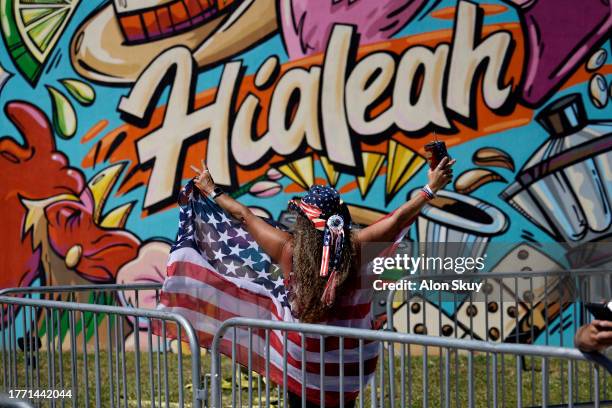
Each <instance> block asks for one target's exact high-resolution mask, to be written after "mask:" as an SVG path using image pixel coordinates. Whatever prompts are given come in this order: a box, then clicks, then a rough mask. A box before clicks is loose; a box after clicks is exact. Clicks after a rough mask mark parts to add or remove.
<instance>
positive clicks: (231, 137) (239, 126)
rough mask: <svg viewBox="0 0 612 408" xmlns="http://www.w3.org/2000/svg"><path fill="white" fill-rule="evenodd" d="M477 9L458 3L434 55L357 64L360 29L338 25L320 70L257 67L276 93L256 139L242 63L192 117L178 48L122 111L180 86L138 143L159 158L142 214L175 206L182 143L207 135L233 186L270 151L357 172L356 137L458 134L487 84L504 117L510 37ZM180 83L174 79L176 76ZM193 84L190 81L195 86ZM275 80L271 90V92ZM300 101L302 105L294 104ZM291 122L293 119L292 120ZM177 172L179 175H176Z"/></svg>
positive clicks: (218, 167)
mask: <svg viewBox="0 0 612 408" xmlns="http://www.w3.org/2000/svg"><path fill="white" fill-rule="evenodd" d="M481 24H482V18H481V17H479V15H478V7H477V6H476V5H475V4H472V3H469V2H463V1H462V2H460V3H459V5H458V7H457V17H456V23H455V28H454V36H453V40H452V42H451V43H450V44H448V43H440V44H438V45H437V46H436V47H435V48H433V49H431V48H428V47H424V46H413V47H410V48H407V49H406V50H405V51H404V52H403V53H402V55H400V56H394V55H392V54H390V53H388V52H382V51H380V52H372V53H371V54H369V55H366V56H364V57H363V58H361V59H360V60H359V61H358V62H356V61H355V60H354V55H355V54H354V52H353V51H354V49H353V47H355V46H356V44H357V38H356V36H355V34H354V30H353V27H351V26H347V25H337V26H335V28H334V30H333V32H332V35H331V37H330V40H329V43H328V47H327V50H326V52H325V56H324V60H323V63H322V64H321V65H314V66H311V67H310V68H303V67H295V68H291V69H289V70H287V71H286V72H284V73H283V74H282V76H281V77H280V78H279V79H278V81H276V82H274V81H269V79H270V76H271V75H273V72H275V71H277V70H276V66H277V64H278V60H277V59H276V57H274V56H273V57H270V58H269V59H268V60H266V61H264V63H262V65H261V66H260V67H259V69H258V71H257V73H256V75H255V86H256V87H259V88H265V87H266V86H274V90H273V93H272V98H271V100H270V106H269V109H268V112H269V114H268V118H267V124H268V126H267V129H268V131H267V132H266V133H265V134H262V135H259V134H255V130H254V129H255V126H254V123H255V121H256V120H257V119H258V118H257V115H258V112H259V110H260V109H259V108H260V104H261V101H260V99H259V98H258V96H257V95H255V94H252V93H251V94H249V95H248V96H247V97H246V98H245V99H244V100H243V101H242V102H241V103H240V105H239V106H233V100H234V96H235V93H236V90H237V89H239V87H240V85H241V83H240V78H241V76H240V73H241V68H242V63H241V62H240V61H233V62H229V63H227V64H225V65H224V68H223V74H222V76H221V80H220V83H219V87H218V89H217V93H216V98H215V100H214V101H213V102H212V103H210V104H208V105H207V106H204V107H202V108H200V109H197V110H194V111H192V112H190V111H189V105H190V102H191V101H190V98H191V94H190V89H191V88H192V86H193V81H195V76H194V75H193V73H194V68H195V65H194V61H193V59H192V55H191V52H190V50H189V49H187V48H185V47H175V48H172V49H170V50H168V51H166V52H164V53H163V54H161V55H160V56H159V57H157V59H156V60H155V61H154V62H153V63H152V64H151V65H150V66H149V67H148V68H147V70H145V72H144V73H143V74H142V75H141V76H140V78H139V79H138V81H137V82H136V84H135V85H134V87H133V89H132V91H131V92H130V94H129V96H127V97H124V98H122V100H121V101H120V103H119V106H118V109H119V110H120V111H122V112H124V113H126V114H129V115H131V116H133V117H136V118H138V119H140V120H147V119H148V118H147V114H148V110H149V109H150V107H151V106H152V104H153V103H155V102H156V96H155V95H156V90H157V88H159V86H160V84H161V83H162V81H164V78H168V77H169V75H170V78H171V80H172V86H171V90H170V95H169V98H168V104H167V109H166V113H165V117H164V120H163V123H162V125H161V126H160V127H159V128H157V129H156V130H154V131H152V132H151V133H150V134H148V135H147V136H145V137H143V138H141V139H140V140H139V141H138V144H137V149H138V156H139V160H140V162H141V163H146V162H149V161H151V160H154V165H153V169H152V172H151V179H150V181H149V183H150V184H152V185H154V186H155V188H154V189H148V191H147V194H146V196H145V201H144V206H145V207H149V206H152V205H155V204H157V203H159V202H162V201H164V200H167V199H168V198H169V197H170V196H171V195H172V193H173V191H174V187H175V183H176V182H177V181H176V178H177V177H176V173H175V172H177V171H180V169H181V166H179V158H180V155H181V150H182V149H183V147H184V144H185V143H186V142H187V141H188V140H189V139H190V138H192V137H194V136H195V135H198V134H202V133H203V132H208V148H207V149H208V150H207V154H206V158H207V162H208V166H209V168H210V170H211V172H212V174H214V176H215V180H216V181H217V183H219V184H221V185H226V186H227V185H231V183H232V177H231V166H232V165H239V166H249V165H253V164H254V163H256V162H257V161H258V160H260V159H261V158H262V157H264V156H265V155H266V154H268V153H270V152H275V153H277V154H280V155H290V154H292V153H294V152H295V151H296V150H297V149H299V148H300V146H302V145H303V143H304V141H305V142H306V144H307V145H308V146H310V147H311V148H312V149H313V150H316V151H320V152H324V154H325V155H326V156H327V157H328V158H329V160H330V161H331V162H332V163H334V164H335V165H338V166H342V167H344V168H347V167H348V168H351V167H352V168H355V167H356V166H358V165H359V158H360V157H361V152H359V151H356V149H357V148H356V147H355V146H358V144H356V143H352V140H351V138H354V137H356V136H357V137H361V138H363V139H364V140H367V138H368V137H374V136H376V135H381V134H384V133H385V132H386V131H388V130H389V129H390V128H392V127H393V126H396V127H397V128H398V129H400V130H402V131H404V132H407V133H408V134H410V133H418V132H419V131H423V129H425V128H427V127H428V126H432V125H433V126H435V127H437V128H443V129H452V128H453V125H452V118H453V117H454V118H465V119H470V118H472V116H473V114H474V112H472V110H473V105H474V98H475V93H474V92H472V90H473V88H474V86H475V84H477V83H479V82H481V84H482V88H481V90H480V92H482V98H483V100H484V102H485V104H486V105H487V107H488V108H489V109H491V110H498V109H501V108H502V107H503V106H504V105H505V103H506V101H507V100H508V98H509V96H510V93H511V90H512V89H511V88H512V84H510V83H507V84H504V83H503V82H504V79H503V78H504V70H505V66H506V63H507V60H508V58H509V57H510V54H511V53H512V47H511V46H512V41H513V40H512V37H511V35H510V33H508V32H506V31H503V30H499V31H495V32H493V33H492V34H490V35H488V36H487V37H485V38H482V36H481V33H480V31H481V30H480V28H481ZM172 75H173V76H172ZM190 81H191V82H190ZM270 82H272V83H273V85H268V83H270ZM296 92H297V93H298V94H299V100H298V102H297V106H295V105H296V103H295V102H293V103H292V102H291V101H290V99H292V98H294V97H295V94H296ZM387 94H388V95H390V98H391V103H390V105H389V106H388V107H387V108H386V109H385V110H384V111H382V112H380V113H378V114H377V115H376V116H375V117H371V115H370V114H369V112H370V111H371V109H372V105H374V104H376V103H377V101H379V100H380V99H381V97H382V96H383V95H387ZM288 117H290V118H291V120H289V121H288V120H287V118H288ZM171 169H177V170H171Z"/></svg>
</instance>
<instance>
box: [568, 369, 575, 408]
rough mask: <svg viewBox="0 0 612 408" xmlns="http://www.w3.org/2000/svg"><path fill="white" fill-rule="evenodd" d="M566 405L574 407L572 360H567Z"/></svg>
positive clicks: (570, 407)
mask: <svg viewBox="0 0 612 408" xmlns="http://www.w3.org/2000/svg"><path fill="white" fill-rule="evenodd" d="M567 406H568V408H573V407H574V361H573V360H569V361H568V362H567Z"/></svg>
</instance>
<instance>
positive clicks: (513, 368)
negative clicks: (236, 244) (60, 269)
mask: <svg viewBox="0 0 612 408" xmlns="http://www.w3.org/2000/svg"><path fill="white" fill-rule="evenodd" d="M436 351H437V349H435V350H430V352H431V353H432V354H433V353H434V352H436ZM399 354H400V353H396V355H395V376H394V386H395V395H396V398H395V402H396V404H395V406H400V402H401V397H400V394H401V392H400V391H401V389H402V376H401V357H400V356H399ZM152 356H153V360H152V362H151V363H150V362H149V357H148V354H147V353H142V354H141V358H140V370H139V371H138V370H137V369H136V368H137V367H138V365H137V364H136V354H135V353H133V352H127V353H125V359H123V356H122V355H121V354H119V355H117V354H116V353H114V352H113V353H112V354H111V355H109V353H107V352H100V353H99V355H98V362H99V366H100V370H99V378H100V379H101V381H99V384H100V387H99V390H98V392H99V399H100V405H101V406H103V407H110V406H111V403H110V401H111V393H112V396H113V400H114V401H115V403H116V402H117V400H118V399H117V395H118V394H117V391H119V395H121V397H120V398H119V403H120V406H124V404H125V401H124V399H123V395H125V394H124V393H123V389H124V386H125V387H126V388H127V406H130V407H132V406H137V404H136V401H137V387H136V385H137V383H139V384H140V388H141V390H140V398H141V401H142V406H143V407H150V406H152V404H151V382H150V379H151V377H152V378H153V384H154V387H155V391H154V395H155V399H156V401H160V399H161V402H162V405H161V406H165V401H166V395H165V384H166V381H167V383H168V401H169V406H170V407H176V406H178V404H177V403H178V402H179V397H180V392H179V384H180V382H179V368H178V355H177V354H172V353H168V354H167V365H165V364H164V362H165V360H166V359H165V357H166V356H165V355H164V354H162V353H160V354H156V353H153V354H152ZM158 356H159V366H158V361H157V360H158ZM58 357H59V355H58V354H57V353H56V354H55V359H52V358H51V356H50V355H49V354H47V353H46V352H39V362H40V363H39V365H38V367H39V370H37V369H35V370H31V369H28V370H27V371H26V370H25V364H24V362H25V357H24V355H23V352H20V353H19V354H18V355H17V362H18V365H17V366H18V368H19V370H18V373H17V375H18V384H19V385H14V384H13V385H12V386H11V387H10V388H12V389H16V388H26V374H27V376H28V378H29V379H28V381H31V379H32V378H33V379H34V384H39V385H32V383H31V382H30V384H29V386H28V387H27V388H30V389H36V388H38V389H45V388H51V387H50V386H49V384H51V381H50V379H49V375H48V368H49V366H50V364H51V362H53V365H54V367H55V370H54V371H55V373H56V376H55V384H56V386H55V389H66V390H68V389H71V387H72V360H71V354H70V352H64V354H63V358H62V365H61V367H62V369H63V378H60V360H59V358H58ZM84 357H85V356H84V355H83V354H78V355H77V364H76V375H77V384H78V387H77V391H78V399H77V401H76V402H77V405H78V406H79V407H90V406H95V405H96V392H97V390H96V368H95V367H96V366H95V360H96V356H95V354H93V353H90V354H88V355H87V369H85V358H84ZM109 357H110V358H111V364H110V367H111V368H110V370H109ZM209 361H210V358H209V355H206V356H204V357H203V358H202V362H203V369H202V373H208V372H209V368H210V367H209ZM404 362H405V365H404V388H405V390H406V392H405V393H404V401H405V404H406V406H410V407H415V406H419V407H420V406H422V404H423V399H424V397H425V395H426V396H427V397H428V402H429V406H432V407H439V406H445V405H444V403H445V399H446V394H445V393H444V392H443V391H444V390H445V389H446V386H445V381H446V379H445V375H444V374H445V366H447V365H448V367H449V368H450V371H449V381H450V382H449V389H450V394H449V396H448V398H449V400H450V406H451V407H457V408H459V407H466V406H468V392H467V390H468V387H469V382H468V380H469V377H468V359H467V356H465V355H459V356H457V355H455V354H451V355H450V356H449V360H448V362H447V360H446V358H445V357H444V356H442V357H439V356H437V355H429V356H428V358H427V367H428V377H427V379H426V381H425V382H424V379H423V358H422V357H421V356H420V355H418V356H417V355H415V353H414V350H413V354H412V356H409V355H408V354H407V353H405V354H404ZM123 363H125V364H123ZM388 363H389V360H388V357H385V369H386V370H388V367H389V365H388ZM519 363H520V364H521V367H522V369H521V370H519V371H517V359H516V358H515V357H512V356H507V357H504V358H501V357H498V361H497V371H496V375H497V378H498V387H497V401H498V404H499V406H500V407H514V406H517V395H518V387H517V385H518V381H517V379H518V372H520V373H521V375H522V379H521V380H522V381H521V383H520V384H521V391H522V402H523V406H541V404H542V398H541V397H542V373H541V371H540V370H541V359H534V360H533V364H535V369H534V370H533V371H532V370H531V369H530V367H531V364H532V360H531V359H529V358H528V359H527V360H526V361H519ZM7 364H8V360H7ZM150 364H151V365H150ZM502 365H503V368H502ZM123 366H125V371H126V376H125V377H123V374H122V372H123ZM151 367H152V368H153V370H152V371H151V369H150V368H151ZM548 367H549V370H548V372H549V377H548V395H549V403H550V404H562V403H567V395H568V387H567V383H568V364H567V362H560V361H558V360H549V362H548ZM158 368H159V370H158ZM166 368H167V369H166ZM3 370H4V366H3V361H2V354H1V353H0V372H2V371H3ZM7 371H8V370H7ZM85 372H87V379H88V389H89V400H88V401H87V400H86V394H85V377H84V375H85ZM243 372H244V373H246V370H244V369H243ZM109 373H112V376H111V375H110V374H109ZM117 373H118V374H117ZM138 373H139V375H140V381H137V378H138ZM231 373H232V370H231V360H230V359H227V358H224V359H223V362H222V376H223V379H224V381H223V384H224V389H223V406H231V405H232V392H231ZM379 373H380V371H378V372H377V380H376V381H377V382H376V384H380V382H379V381H380V378H379ZM182 374H183V384H184V387H183V398H184V401H185V402H186V404H185V405H186V406H191V399H192V392H191V382H192V381H191V361H190V356H189V355H186V354H183V372H182ZM384 375H385V380H386V381H385V383H386V385H385V399H384V405H385V406H390V405H391V404H390V400H389V391H390V390H389V372H388V371H385V373H384ZM593 376H594V372H593V370H592V368H590V367H589V366H588V365H587V364H585V363H575V364H574V376H573V377H574V384H573V385H574V389H573V395H574V401H578V402H588V401H591V400H592V399H593V396H592V392H593V388H592V386H589V384H592V383H593V381H594V377H593ZM111 377H112V379H111ZM244 377H245V378H243V380H242V382H243V385H244V388H243V390H242V395H241V397H242V406H248V387H247V384H248V382H247V380H246V376H244ZM2 378H3V376H2V375H0V381H1V380H2ZM37 378H38V380H37ZM123 378H126V379H127V381H126V382H124V381H123ZM492 378H493V360H492V357H490V356H489V357H487V356H486V355H476V356H475V357H474V360H473V377H472V383H473V387H474V398H475V406H477V407H489V406H493V387H492V380H491V379H492ZM118 379H119V381H118ZM487 379H489V380H488V381H487ZM441 384H442V387H441ZM502 384H503V385H502ZM2 386H3V387H6V388H9V387H8V386H7V385H5V384H4V383H2ZM258 387H259V388H260V389H261V392H262V399H263V401H264V402H263V405H264V406H265V381H264V380H263V379H262V378H260V377H258V376H257V375H254V376H253V383H252V398H253V406H257V405H258V401H259V394H258ZM270 388H271V399H270V401H271V404H272V405H273V406H274V405H276V404H277V403H278V401H279V398H278V396H279V388H278V387H277V386H276V385H275V384H271V385H270ZM160 390H161V392H160ZM424 390H425V393H424ZM370 391H371V390H370V388H369V387H367V388H366V390H365V392H364V393H363V395H362V397H363V398H364V405H365V406H368V407H369V406H370ZM600 391H601V394H600V395H601V397H602V399H608V400H612V377H611V376H609V375H608V376H606V377H605V379H604V376H603V374H602V375H601V376H600ZM280 392H281V393H282V389H280ZM238 394H240V393H239V392H236V394H235V395H236V399H238ZM73 398H77V395H75V394H73ZM378 398H380V397H378ZM64 402H65V405H66V406H72V403H73V401H72V399H66V400H65V401H64ZM42 405H43V406H49V405H50V401H44V402H43V404H42ZM57 405H58V406H61V402H60V401H57ZM236 405H239V404H238V403H236ZM281 405H282V404H281ZM156 406H158V404H157V403H156ZM358 406H359V405H358Z"/></svg>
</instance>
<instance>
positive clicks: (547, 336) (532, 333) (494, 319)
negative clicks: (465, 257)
mask: <svg viewBox="0 0 612 408" xmlns="http://www.w3.org/2000/svg"><path fill="white" fill-rule="evenodd" d="M457 279H460V280H461V281H463V282H478V283H481V284H482V289H481V293H479V294H475V293H474V292H473V291H464V292H452V293H449V292H446V293H445V292H444V291H440V290H436V291H434V290H427V289H423V290H419V288H420V287H421V283H422V282H428V285H429V286H428V287H431V286H432V282H435V283H449V282H452V281H454V280H457ZM402 282H412V286H411V287H412V288H415V290H409V289H407V287H408V285H407V284H401V285H399V287H400V289H395V290H391V291H389V293H388V295H387V298H386V302H385V303H386V304H385V307H386V310H387V311H386V314H387V327H388V328H389V329H392V330H395V331H397V332H400V333H411V334H430V335H434V336H441V337H446V338H455V339H471V340H485V341H489V342H506V343H523V344H543V345H554V346H561V347H573V336H574V334H575V331H576V329H577V327H578V326H579V325H581V324H584V323H587V322H589V321H590V320H591V317H590V315H589V313H588V312H587V310H586V308H585V302H599V301H601V300H602V299H601V298H599V297H597V298H594V297H593V293H594V292H599V293H604V294H607V295H608V296H612V295H610V292H611V291H612V272H611V271H607V270H564V271H545V272H544V271H541V272H534V271H528V272H509V273H495V274H469V275H468V274H465V275H457V274H447V275H411V276H407V277H405V278H403V280H402ZM402 282H400V283H402ZM438 287H439V286H438ZM594 288H597V291H595V290H593V289H594ZM439 352H441V350H439ZM487 358H488V357H487ZM500 362H501V366H502V370H503V369H504V366H505V360H504V359H502V360H501V361H500ZM520 363H521V368H522V370H523V372H524V373H525V375H526V376H527V377H530V378H535V377H536V375H537V367H536V364H535V361H534V358H533V357H523V358H522V359H521V361H520ZM439 364H441V362H439ZM487 364H489V362H487ZM566 368H567V367H566V366H565V364H564V363H563V362H562V363H561V364H559V365H558V366H557V367H552V368H551V369H552V370H554V375H556V376H558V377H559V378H560V380H561V382H562V383H563V382H564V381H565V378H564V377H566V376H571V378H569V379H568V380H572V381H573V382H574V383H577V378H578V376H580V374H581V373H580V372H579V371H578V370H577V369H576V366H574V370H573V371H567V370H566ZM585 379H586V380H587V385H586V387H587V389H593V387H594V382H595V381H596V380H600V382H601V384H602V388H601V389H602V390H603V392H604V394H603V396H602V398H603V399H604V400H607V401H609V400H612V390H610V386H612V378H611V377H610V375H605V373H602V376H601V377H600V378H598V379H596V378H594V376H593V371H592V370H589V371H588V372H587V373H586V377H585ZM508 388H509V387H508V386H507V385H506V382H505V379H504V378H502V379H501V384H500V392H501V395H502V397H503V396H505V395H506V392H507V389H508ZM534 398H535V396H534V395H533V394H532V400H533V399H534Z"/></svg>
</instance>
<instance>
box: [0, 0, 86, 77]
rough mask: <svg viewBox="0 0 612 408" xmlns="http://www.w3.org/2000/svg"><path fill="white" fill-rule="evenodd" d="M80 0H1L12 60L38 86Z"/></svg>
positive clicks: (0, 12)
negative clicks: (44, 69)
mask: <svg viewBox="0 0 612 408" xmlns="http://www.w3.org/2000/svg"><path fill="white" fill-rule="evenodd" d="M79 1H80V0H0V26H1V27H2V37H3V38H4V42H5V44H6V48H7V50H8V52H9V54H10V55H11V57H12V59H13V62H14V63H15V65H16V66H17V68H18V69H19V70H20V71H21V73H22V74H23V76H24V77H25V78H27V79H28V81H29V82H30V84H32V85H36V82H37V81H38V79H39V78H40V75H41V73H42V71H43V67H44V65H45V62H46V61H47V60H48V59H49V57H50V55H51V53H52V51H53V49H54V48H55V45H56V44H57V41H58V40H59V39H60V37H61V36H62V33H63V32H64V30H65V29H66V25H67V24H68V21H70V17H71V16H72V15H73V13H74V10H75V9H76V7H77V5H78V4H79Z"/></svg>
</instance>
